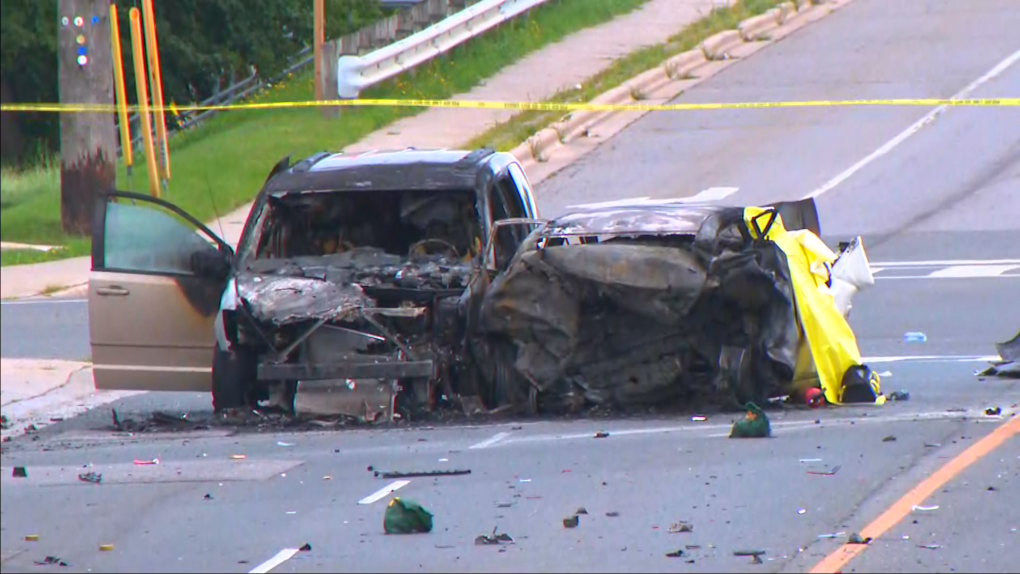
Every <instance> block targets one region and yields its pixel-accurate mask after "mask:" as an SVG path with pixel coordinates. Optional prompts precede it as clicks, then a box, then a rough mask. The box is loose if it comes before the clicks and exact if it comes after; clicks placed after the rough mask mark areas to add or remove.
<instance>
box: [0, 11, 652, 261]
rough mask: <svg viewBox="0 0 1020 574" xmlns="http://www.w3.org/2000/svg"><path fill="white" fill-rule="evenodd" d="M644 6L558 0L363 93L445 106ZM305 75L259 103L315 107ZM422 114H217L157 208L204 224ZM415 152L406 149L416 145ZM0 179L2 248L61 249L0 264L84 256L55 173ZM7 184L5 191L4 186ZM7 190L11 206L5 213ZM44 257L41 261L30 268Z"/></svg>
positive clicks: (47, 169) (179, 149)
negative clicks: (66, 230) (301, 165)
mask: <svg viewBox="0 0 1020 574" xmlns="http://www.w3.org/2000/svg"><path fill="white" fill-rule="evenodd" d="M646 1H647V0H557V1H555V2H551V3H549V4H547V5H544V6H542V7H539V8H537V9H535V10H533V11H532V12H531V13H530V15H529V16H527V17H521V18H517V19H515V20H512V21H510V22H509V23H507V24H506V25H504V26H501V27H500V28H499V29H498V30H496V31H494V32H492V33H489V34H487V35H485V36H483V37H481V38H478V39H476V40H473V41H471V42H469V43H467V44H465V45H462V46H459V47H457V48H456V49H454V50H452V51H451V52H450V53H449V54H448V55H447V56H446V57H443V58H438V59H435V60H433V61H432V62H430V63H427V64H424V65H422V66H419V67H418V68H417V69H415V70H413V71H412V72H410V73H409V74H406V75H403V76H401V77H398V78H394V79H393V80H391V81H389V82H386V83H384V84H382V85H379V86H376V87H375V88H373V89H371V90H367V91H366V92H365V93H364V94H363V97H365V98H404V99H406V98H424V99H445V98H449V97H451V96H453V95H455V94H458V93H463V92H467V91H469V90H470V89H471V88H473V87H474V86H476V85H478V83H479V82H481V81H482V80H485V79H486V78H489V77H491V76H493V75H494V74H496V73H497V72H498V71H499V70H501V69H502V68H504V67H506V66H508V65H510V64H512V63H514V62H516V61H518V60H520V59H521V58H522V57H524V56H526V55H528V54H530V53H532V52H534V51H536V50H538V49H540V48H542V47H544V46H546V45H548V44H550V43H553V42H556V41H558V40H560V39H562V38H563V37H565V36H567V35H569V34H571V33H573V32H576V31H578V30H582V29H584V28H589V27H592V26H595V25H598V24H601V23H603V22H606V21H609V20H611V19H613V18H614V17H616V16H619V15H621V14H625V13H627V12H630V11H632V10H634V9H635V8H638V7H640V6H641V5H642V4H644V3H645V2H646ZM313 92H314V80H313V78H312V75H311V73H305V74H299V75H297V76H294V77H292V78H288V79H287V80H285V81H284V82H281V83H280V84H277V85H275V86H273V87H272V88H271V89H268V90H266V91H264V92H263V93H261V94H259V95H258V96H256V97H255V98H254V99H255V100H256V101H260V102H283V101H303V100H310V99H312V98H313ZM423 111H424V110H423V109H421V108H349V109H344V110H343V111H342V113H341V116H340V117H339V118H336V119H330V120H326V119H323V117H322V113H321V112H320V111H319V110H317V109H314V108H309V109H290V110H272V111H267V110H252V111H237V112H230V113H226V114H221V115H219V116H217V117H215V118H212V119H211V120H210V121H208V122H206V123H205V124H203V125H201V126H199V127H198V128H196V129H195V130H194V131H193V132H190V133H184V134H180V135H179V136H176V137H174V138H172V139H171V141H170V168H171V180H170V182H169V189H168V190H167V192H166V193H165V194H164V196H163V197H164V198H165V199H167V200H169V201H171V202H173V203H175V204H177V205H178V206H180V207H181V208H183V209H184V210H185V211H187V212H188V213H190V214H192V215H194V216H195V217H197V218H198V219H200V220H202V221H209V220H211V219H213V217H214V216H215V215H216V214H217V212H218V213H219V214H221V215H223V214H225V213H226V212H228V211H230V210H232V209H234V208H236V207H239V206H241V205H243V204H244V203H246V202H248V201H250V200H251V199H252V198H253V197H254V195H255V194H256V193H257V192H258V189H259V188H260V187H261V185H262V183H263V182H264V181H265V178H266V176H267V175H268V173H269V170H270V169H271V168H272V166H273V164H275V163H276V162H277V161H279V160H280V158H282V157H284V156H286V155H288V154H291V155H293V157H294V159H300V158H303V157H305V156H307V155H310V154H312V153H315V152H318V151H330V150H340V149H342V148H343V147H344V146H347V145H350V144H352V143H354V142H356V141H358V140H359V139H361V138H362V137H364V136H366V135H368V134H370V133H372V132H373V131H376V130H378V129H380V128H382V127H384V126H386V125H388V124H390V123H392V122H394V121H396V120H398V119H400V118H404V117H407V116H412V115H416V114H419V113H421V112H423ZM416 143H418V142H410V141H409V142H407V144H408V145H414V144H416ZM135 163H136V165H135V169H134V173H133V175H131V176H128V175H127V173H126V171H125V169H124V167H123V166H120V168H119V172H118V184H119V187H120V188H121V189H124V190H128V191H137V192H141V193H148V180H147V175H146V173H145V162H144V158H143V157H142V156H140V155H136V162H135ZM37 171H38V173H36V172H35V171H31V170H29V171H24V172H20V173H12V174H11V177H10V178H9V177H8V174H7V172H5V173H4V177H3V180H4V187H3V188H4V207H3V210H2V213H0V219H2V221H0V238H2V239H3V240H4V241H18V242H31V243H48V244H50V245H65V246H67V249H65V250H62V251H60V252H59V253H56V254H39V255H35V254H31V255H29V254H17V255H14V254H13V253H17V252H9V253H12V254H11V255H8V253H4V254H3V258H2V264H3V265H12V264H15V263H16V262H17V263H22V262H29V260H32V261H33V262H34V261H38V260H48V259H46V258H63V257H68V256H75V255H86V254H88V251H89V241H88V239H72V238H69V237H67V236H66V235H64V234H63V232H62V231H61V228H60V192H59V171H58V169H54V166H42V167H40V168H39V169H38V170H37ZM9 179H10V180H11V181H10V183H9V184H8V180H9ZM8 185H10V194H9V195H10V197H11V202H10V205H9V206H8V204H7V196H8ZM36 257H42V258H43V259H36Z"/></svg>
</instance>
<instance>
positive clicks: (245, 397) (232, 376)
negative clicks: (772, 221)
mask: <svg viewBox="0 0 1020 574" xmlns="http://www.w3.org/2000/svg"><path fill="white" fill-rule="evenodd" d="M254 380H255V357H254V356H253V355H252V354H251V353H250V352H247V351H244V350H240V351H224V350H221V349H220V348H219V347H218V346H217V347H216V350H215V351H214V354H213V364H212V399H213V410H214V411H215V412H220V411H224V410H227V409H239V408H244V407H248V406H251V404H252V402H253V401H252V398H253V397H252V383H253V381H254Z"/></svg>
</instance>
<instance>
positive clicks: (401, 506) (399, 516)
mask: <svg viewBox="0 0 1020 574" xmlns="http://www.w3.org/2000/svg"><path fill="white" fill-rule="evenodd" d="M432 518H433V517H432V513H430V512H429V511H428V510H425V508H423V507H422V506H421V505H420V504H418V503H417V502H414V501H411V500H405V499H402V498H399V497H398V498H394V499H393V500H391V501H390V503H389V505H388V506H387V507H386V513H385V515H384V517H383V530H384V531H385V532H386V534H417V533H427V532H432Z"/></svg>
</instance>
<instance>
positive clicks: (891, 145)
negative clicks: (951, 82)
mask: <svg viewBox="0 0 1020 574" xmlns="http://www.w3.org/2000/svg"><path fill="white" fill-rule="evenodd" d="M1017 60H1020V50H1017V51H1016V52H1013V55H1011V56H1009V57H1008V58H1006V59H1005V60H1003V61H1002V62H999V64H998V65H997V66H995V67H994V68H992V69H991V70H989V71H988V73H986V74H985V75H983V76H981V77H980V78H978V79H976V80H974V81H973V82H972V83H971V84H970V85H969V86H967V87H966V88H964V89H962V90H960V92H959V93H958V94H956V95H954V96H953V97H952V98H950V99H953V100H958V99H961V98H966V97H967V95H968V94H970V93H971V92H973V91H974V90H976V89H978V88H979V87H980V86H981V85H982V84H984V83H986V82H988V81H989V80H992V79H994V78H995V77H996V76H998V75H999V74H1001V73H1003V72H1005V71H1006V70H1007V69H1008V68H1009V67H1010V66H1012V65H1013V64H1015V63H1016V61H1017ZM947 109H949V106H948V105H942V106H939V107H937V108H935V109H934V110H932V111H930V112H928V113H927V114H925V116H924V117H923V118H921V119H920V120H918V121H917V122H915V123H914V124H913V125H912V126H910V127H909V128H907V129H906V130H904V131H903V132H902V133H900V134H899V135H898V136H896V137H894V138H893V139H891V140H889V141H888V142H886V143H885V145H883V146H882V147H880V148H878V149H877V150H875V151H874V152H872V154H871V155H869V156H868V157H866V158H864V159H862V160H861V161H859V162H857V163H855V164H854V165H852V166H850V168H849V169H847V170H846V171H844V172H843V173H841V174H839V175H837V176H836V177H834V178H832V179H830V180H829V181H828V182H826V183H825V184H824V185H822V186H821V187H819V188H818V189H816V190H814V191H812V192H811V193H809V194H807V195H805V196H804V197H803V199H812V198H817V197H818V196H820V195H822V194H824V193H826V192H828V191H830V190H831V189H833V188H834V187H836V186H838V185H839V184H841V183H843V182H844V181H846V180H848V179H850V178H851V177H853V176H854V174H856V173H857V172H859V171H861V170H862V169H864V168H865V167H867V166H868V164H870V163H871V162H873V161H875V160H876V159H878V158H880V157H882V156H884V155H885V154H887V153H889V152H891V151H892V150H894V149H895V148H896V146H898V145H900V144H901V143H903V142H905V141H907V139H908V138H909V137H910V136H912V135H914V134H916V133H917V132H919V131H921V129H922V128H924V127H925V126H927V125H928V124H930V123H932V122H934V121H935V120H936V119H937V118H938V117H939V116H941V115H942V114H943V113H945V111H946V110H947Z"/></svg>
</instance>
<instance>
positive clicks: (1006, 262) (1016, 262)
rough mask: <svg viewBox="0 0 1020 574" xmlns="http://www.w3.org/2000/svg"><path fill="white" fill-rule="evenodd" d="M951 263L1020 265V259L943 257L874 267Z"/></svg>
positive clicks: (875, 262) (948, 264)
mask: <svg viewBox="0 0 1020 574" xmlns="http://www.w3.org/2000/svg"><path fill="white" fill-rule="evenodd" d="M950 265H1020V259H942V260H937V261H881V262H878V261H872V262H871V267H872V268H876V267H877V268H881V269H885V268H889V267H948V266H950Z"/></svg>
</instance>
